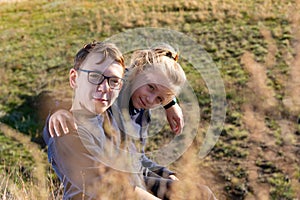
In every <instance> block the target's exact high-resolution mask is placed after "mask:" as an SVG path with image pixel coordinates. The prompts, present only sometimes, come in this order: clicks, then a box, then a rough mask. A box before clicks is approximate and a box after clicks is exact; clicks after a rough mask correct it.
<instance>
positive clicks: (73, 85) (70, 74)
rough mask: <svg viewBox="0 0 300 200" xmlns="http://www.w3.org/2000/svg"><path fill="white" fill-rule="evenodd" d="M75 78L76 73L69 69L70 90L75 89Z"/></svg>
mask: <svg viewBox="0 0 300 200" xmlns="http://www.w3.org/2000/svg"><path fill="white" fill-rule="evenodd" d="M77 77H78V73H77V71H76V70H75V69H74V68H72V69H70V72H69V82H70V86H71V88H73V89H75V88H76V87H77Z"/></svg>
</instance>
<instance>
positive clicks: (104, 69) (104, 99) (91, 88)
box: [72, 53, 123, 114]
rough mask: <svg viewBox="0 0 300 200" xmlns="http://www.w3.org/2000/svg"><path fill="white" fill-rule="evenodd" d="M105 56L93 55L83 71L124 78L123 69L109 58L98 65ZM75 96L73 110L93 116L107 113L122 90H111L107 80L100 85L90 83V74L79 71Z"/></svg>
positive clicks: (89, 57)
mask: <svg viewBox="0 0 300 200" xmlns="http://www.w3.org/2000/svg"><path fill="white" fill-rule="evenodd" d="M102 58H103V55H102V54H100V53H91V54H89V55H88V57H87V58H86V60H85V61H84V63H83V64H82V66H81V68H80V69H82V70H89V71H96V72H100V73H102V74H103V75H104V76H107V77H118V78H122V77H123V67H122V66H121V65H120V64H119V63H117V62H115V61H114V60H112V59H111V58H109V57H108V58H107V59H106V60H105V61H104V62H102V63H101V64H97V63H98V62H99V61H100V60H101V59H102ZM76 73H78V77H77V79H76V87H74V88H75V96H74V102H73V105H74V106H73V107H72V109H74V110H78V109H80V110H85V111H88V112H90V113H93V114H101V113H103V112H104V111H106V110H107V109H108V108H109V107H110V106H111V105H112V104H113V102H114V101H115V100H116V98H117V97H118V95H119V92H120V90H116V89H111V88H110V86H109V84H108V79H105V80H104V81H103V82H102V83H100V84H99V85H95V84H92V83H90V82H89V81H88V72H84V71H80V70H77V71H76Z"/></svg>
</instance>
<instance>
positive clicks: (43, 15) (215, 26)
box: [0, 0, 300, 200]
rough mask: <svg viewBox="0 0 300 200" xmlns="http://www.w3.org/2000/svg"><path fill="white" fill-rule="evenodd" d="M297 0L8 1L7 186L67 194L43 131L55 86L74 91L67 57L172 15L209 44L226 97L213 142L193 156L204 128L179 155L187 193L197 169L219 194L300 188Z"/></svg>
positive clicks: (0, 171) (4, 9) (288, 192)
mask: <svg viewBox="0 0 300 200" xmlns="http://www.w3.org/2000/svg"><path fill="white" fill-rule="evenodd" d="M299 10H300V2H299V1H298V0H282V1H279V0H277V1H271V0H265V1H260V0H253V1H243V0H237V1H233V0H212V1H204V0H197V1H196V0H195V1H183V0H175V1H162V2H160V1H158V0H154V1H138V0H136V1H122V0H115V1H69V0H66V1H44V0H42V1H37V0H32V1H26V0H24V1H18V2H10V3H7V2H2V3H1V1H0V19H1V20H0V41H1V42H0V44H1V45H0V57H1V59H0V66H1V67H0V91H1V95H0V117H1V119H0V120H1V123H0V144H1V145H0V155H1V156H0V157H1V158H0V177H1V178H0V185H1V190H0V197H1V198H2V199H8V198H13V197H16V198H17V199H24V198H28V199H40V198H41V197H45V196H47V195H48V194H50V197H49V198H50V199H55V198H59V195H60V193H61V188H59V185H57V182H56V177H55V175H54V174H53V173H52V171H51V170H49V166H48V165H47V156H46V153H45V148H44V144H43V142H42V140H41V136H40V133H41V130H42V127H43V123H44V120H45V116H46V115H47V113H48V111H49V109H51V107H52V106H53V105H54V103H53V102H52V101H51V100H50V99H52V98H51V97H54V96H55V97H56V98H57V99H58V100H61V101H70V97H71V94H70V92H71V91H70V88H69V87H68V84H67V79H68V69H69V68H70V67H71V65H72V61H73V56H74V54H75V53H76V51H77V50H78V48H79V47H81V46H83V44H85V43H87V42H90V41H93V40H104V39H106V38H107V37H110V36H112V35H114V34H117V33H120V32H122V31H125V30H127V29H131V28H136V27H163V28H169V29H172V30H176V31H180V32H182V33H184V34H186V35H188V36H190V37H192V38H194V39H195V40H196V41H197V42H198V43H199V44H200V45H202V46H203V48H204V49H205V50H206V51H207V52H208V53H209V54H210V56H211V57H212V59H213V61H214V62H215V64H216V66H217V67H218V69H219V70H220V73H221V76H222V78H223V81H224V84H225V89H226V98H227V116H226V121H225V124H224V129H223V131H222V134H221V137H220V138H219V140H218V143H217V144H216V146H215V147H214V149H213V150H212V152H210V154H209V155H208V156H207V157H206V158H205V159H199V158H196V157H194V156H193V155H194V154H195V151H197V150H198V149H197V147H198V146H199V144H201V141H202V137H201V136H200V135H201V134H198V137H197V138H196V139H195V141H194V145H193V146H194V147H195V150H194V148H191V149H189V151H187V152H186V153H185V154H184V156H183V157H182V158H180V159H179V160H178V161H176V162H175V163H173V164H172V166H170V167H171V168H173V169H174V170H176V171H177V172H178V174H179V176H180V178H181V179H182V180H183V181H185V182H186V185H187V187H186V188H183V189H182V191H183V192H182V193H181V196H182V195H184V194H185V193H184V191H186V193H190V192H187V191H191V189H192V190H197V188H193V184H192V183H193V182H195V181H196V182H197V181H198V182H199V183H201V184H206V185H208V186H209V187H210V188H211V189H212V191H213V192H214V193H215V194H216V196H217V198H218V199H262V200H265V199H300V196H299V195H300V79H299V77H300V53H299V52H300V12H299ZM182 65H183V66H184V68H185V70H186V72H187V76H188V79H189V81H190V83H191V84H192V87H193V89H194V91H195V93H196V95H197V98H198V100H199V105H200V108H201V113H202V114H201V124H200V125H199V133H203V132H205V131H206V129H207V128H208V125H209V122H210V96H209V93H208V91H207V89H206V86H205V84H204V83H203V81H201V78H200V77H199V76H197V75H195V74H194V73H193V71H192V70H191V67H190V66H189V65H188V64H186V63H184V62H183V63H182ZM186 126H188V124H186ZM166 129H167V128H166ZM164 136H165V138H168V137H171V136H170V134H165V135H164ZM165 138H160V137H157V138H156V140H157V141H163V140H164V139H165ZM157 141H150V146H149V148H150V149H151V148H156V146H155V145H156V144H155V143H154V142H157ZM37 152H38V153H37ZM37 154H38V155H40V156H37ZM191 155H192V156H191ZM187 163H188V164H187ZM45 165H46V166H45ZM37 169H38V170H37ZM41 174H44V176H43V175H41ZM41 177H44V179H41ZM195 177H197V178H195ZM196 179H197V180H196ZM55 188H58V190H57V189H55ZM195 198H196V197H195ZM183 199H184V197H183Z"/></svg>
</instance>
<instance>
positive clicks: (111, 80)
mask: <svg viewBox="0 0 300 200" xmlns="http://www.w3.org/2000/svg"><path fill="white" fill-rule="evenodd" d="M77 70H78V71H82V72H87V73H88V81H89V82H90V83H91V84H94V85H100V84H101V83H103V81H104V80H105V79H107V82H108V85H109V87H110V88H111V89H115V90H119V89H121V85H122V82H123V81H124V79H122V78H118V77H109V76H104V75H103V74H102V73H100V72H97V71H91V70H86V69H77Z"/></svg>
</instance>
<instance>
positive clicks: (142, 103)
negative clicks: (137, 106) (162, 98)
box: [140, 98, 146, 108]
mask: <svg viewBox="0 0 300 200" xmlns="http://www.w3.org/2000/svg"><path fill="white" fill-rule="evenodd" d="M140 102H141V106H142V107H144V108H146V104H145V103H144V101H143V100H142V99H141V98H140Z"/></svg>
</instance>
